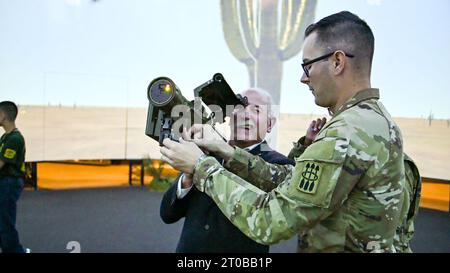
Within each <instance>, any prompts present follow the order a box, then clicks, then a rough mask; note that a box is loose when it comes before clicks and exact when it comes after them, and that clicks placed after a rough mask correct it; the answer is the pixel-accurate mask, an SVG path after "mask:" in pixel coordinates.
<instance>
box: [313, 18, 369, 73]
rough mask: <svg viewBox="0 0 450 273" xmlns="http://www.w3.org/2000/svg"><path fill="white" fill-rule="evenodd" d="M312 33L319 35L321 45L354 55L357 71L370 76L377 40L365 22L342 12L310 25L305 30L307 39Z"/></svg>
mask: <svg viewBox="0 0 450 273" xmlns="http://www.w3.org/2000/svg"><path fill="white" fill-rule="evenodd" d="M312 33H316V34H317V42H318V43H319V45H321V46H323V47H325V48H327V49H329V50H343V51H345V52H346V53H347V54H353V55H354V56H355V57H354V58H353V59H354V63H355V65H356V70H362V71H364V72H366V73H369V75H370V72H371V71H370V70H371V67H372V60H373V52H374V47H375V46H374V45H375V38H374V36H373V33H372V30H371V29H370V27H369V25H368V24H367V23H366V22H365V21H364V20H362V19H361V18H359V17H358V16H357V15H355V14H353V13H351V12H349V11H341V12H338V13H335V14H332V15H330V16H327V17H325V18H323V19H321V20H320V21H318V22H316V23H313V24H311V25H309V26H308V27H307V28H306V30H305V37H308V36H309V35H311V34H312ZM326 53H327V52H324V54H326Z"/></svg>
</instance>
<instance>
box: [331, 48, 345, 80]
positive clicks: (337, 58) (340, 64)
mask: <svg viewBox="0 0 450 273" xmlns="http://www.w3.org/2000/svg"><path fill="white" fill-rule="evenodd" d="M332 63H333V72H334V74H335V75H339V74H341V73H342V71H344V67H345V65H346V59H345V54H344V53H343V52H342V51H336V52H335V53H334V55H333V62H332Z"/></svg>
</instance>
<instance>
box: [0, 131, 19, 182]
mask: <svg viewBox="0 0 450 273" xmlns="http://www.w3.org/2000/svg"><path fill="white" fill-rule="evenodd" d="M0 160H2V161H4V162H5V165H4V166H3V168H1V169H0V179H1V178H4V177H7V176H13V177H23V176H24V174H25V139H24V138H23V136H22V134H21V133H20V132H19V130H17V129H14V131H12V132H11V133H8V134H3V135H2V137H1V138H0Z"/></svg>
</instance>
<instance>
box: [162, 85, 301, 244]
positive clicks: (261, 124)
mask: <svg viewBox="0 0 450 273" xmlns="http://www.w3.org/2000/svg"><path fill="white" fill-rule="evenodd" d="M242 95H243V96H246V97H247V98H248V102H249V105H248V106H247V107H245V109H244V108H240V109H239V108H237V109H235V111H234V112H233V117H232V119H231V121H230V125H231V136H232V139H231V140H230V144H232V145H234V146H237V147H240V148H244V149H247V150H248V151H249V152H250V153H252V154H254V155H258V156H260V157H261V158H263V159H264V160H265V161H267V162H270V163H275V164H283V165H284V164H291V165H294V164H295V163H294V161H293V160H290V159H288V158H287V157H285V156H284V155H282V154H280V153H278V152H276V151H273V150H272V149H270V147H269V146H268V144H267V142H266V141H265V140H264V139H265V137H266V134H267V133H268V132H270V130H271V129H272V128H273V126H274V125H275V122H276V119H275V117H273V116H272V114H271V109H270V106H271V105H272V100H271V97H270V94H269V93H268V92H267V91H265V90H262V89H258V88H251V89H248V90H246V91H244V92H243V93H242ZM274 187H276V185H274ZM160 214H161V218H162V220H163V221H164V222H165V223H166V224H171V223H174V222H177V221H178V220H180V219H181V218H182V217H185V221H184V226H183V230H182V232H181V237H180V240H179V241H178V246H177V249H176V252H179V253H186V252H188V253H193V252H203V253H206V252H222V253H225V252H228V253H230V252H240V253H244V252H247V253H267V252H269V246H266V245H261V244H258V243H256V242H255V241H253V240H252V239H250V238H248V237H247V236H246V235H244V234H243V233H242V232H241V231H240V230H239V229H238V228H236V227H235V226H234V225H233V224H232V223H231V222H230V221H229V220H228V219H227V218H226V217H225V216H224V215H223V214H222V212H221V211H220V209H219V208H218V207H217V205H216V204H215V203H214V201H213V200H212V199H211V198H210V197H208V196H207V195H206V194H204V193H202V192H200V191H198V190H197V188H195V187H192V177H191V176H190V175H185V174H181V175H180V176H179V177H178V178H177V179H176V180H175V182H174V183H173V185H172V186H171V188H170V189H169V190H168V191H167V192H166V193H165V194H164V197H163V199H162V202H161V208H160Z"/></svg>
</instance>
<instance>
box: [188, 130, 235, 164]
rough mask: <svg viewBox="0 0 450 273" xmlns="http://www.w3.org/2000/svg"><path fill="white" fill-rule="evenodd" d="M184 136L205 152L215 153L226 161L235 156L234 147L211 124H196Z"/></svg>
mask: <svg viewBox="0 0 450 273" xmlns="http://www.w3.org/2000/svg"><path fill="white" fill-rule="evenodd" d="M183 138H184V139H186V140H189V141H191V142H194V143H195V144H197V146H198V147H200V148H202V149H203V150H205V152H206V151H207V152H208V153H214V154H215V155H217V156H219V157H221V158H223V159H224V160H225V161H227V160H228V159H230V158H232V157H233V153H234V148H233V147H231V146H230V144H228V143H227V142H225V140H223V138H222V137H221V136H220V135H219V134H218V133H217V132H216V131H215V130H214V128H213V127H212V126H211V125H208V124H205V125H202V124H194V125H193V126H192V127H191V128H190V129H189V131H188V132H184V133H183Z"/></svg>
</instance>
